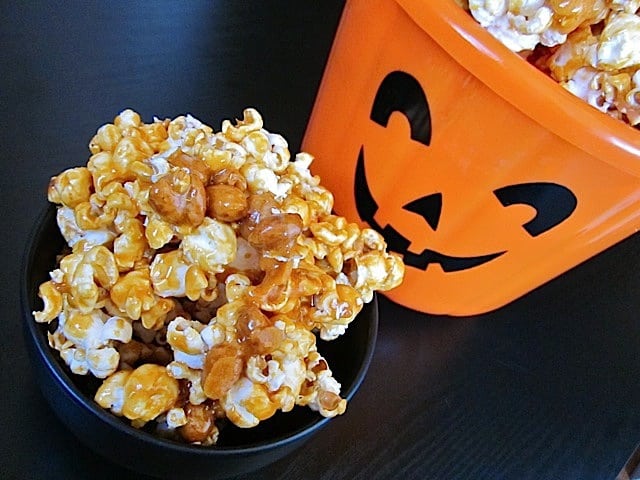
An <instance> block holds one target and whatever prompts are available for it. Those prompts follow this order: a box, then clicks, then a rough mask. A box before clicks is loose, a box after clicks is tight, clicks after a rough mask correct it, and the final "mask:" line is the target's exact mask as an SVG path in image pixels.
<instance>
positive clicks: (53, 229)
mask: <svg viewBox="0 0 640 480" xmlns="http://www.w3.org/2000/svg"><path fill="white" fill-rule="evenodd" d="M63 247H64V240H63V239H62V237H61V235H60V233H59V231H58V227H57V225H56V220H55V207H54V206H52V205H51V206H49V207H48V208H46V209H45V211H44V212H43V213H42V215H41V216H40V218H39V219H38V221H37V223H36V225H35V228H34V230H33V233H32V235H31V237H30V240H29V244H28V245H27V249H26V252H25V257H24V263H23V270H22V279H21V301H22V312H23V316H24V319H23V320H24V334H25V340H26V344H27V346H28V349H29V354H30V357H31V363H32V365H33V367H34V371H35V374H36V378H37V381H38V383H39V386H40V389H41V390H42V393H43V394H44V397H45V398H46V399H47V401H48V402H49V404H50V406H51V408H52V409H53V411H54V412H55V413H56V415H57V416H58V417H59V418H60V420H61V421H62V423H63V424H64V425H66V426H67V427H68V428H69V429H70V430H71V431H72V432H73V433H74V434H75V435H76V436H77V437H78V438H79V439H80V440H81V441H82V442H83V443H85V444H86V445H87V446H88V447H90V448H91V449H93V450H94V451H96V452H97V453H99V454H100V455H102V456H104V457H106V458H108V459H110V460H112V461H113V462H116V463H118V464H120V465H122V466H125V467H127V468H130V469H134V470H136V471H138V472H140V473H144V474H147V475H152V476H156V477H161V478H171V477H172V475H176V476H179V477H180V478H189V479H193V480H195V479H204V478H208V479H212V478H225V477H229V476H232V475H238V474H241V473H246V472H250V471H253V470H256V469H259V468H261V467H263V466H265V465H268V464H270V463H272V462H275V461H276V460H279V459H280V458H283V457H284V456H286V455H288V454H289V453H291V452H292V451H294V450H295V449H297V448H298V447H300V446H301V445H302V444H303V443H304V442H306V441H307V440H309V439H310V438H311V437H312V436H313V435H314V434H315V433H316V432H318V430H320V429H321V428H322V427H323V426H325V425H326V424H327V423H328V422H329V421H331V419H327V418H324V417H322V416H320V415H319V414H318V413H316V412H313V411H311V410H310V409H309V408H307V407H295V408H294V409H293V411H291V412H288V413H278V414H276V415H275V416H273V417H272V418H270V419H269V420H266V421H264V422H261V423H260V424H259V425H258V426H257V427H255V428H249V429H241V428H237V427H234V426H232V425H231V426H225V427H224V428H223V429H222V430H221V432H220V440H219V442H218V444H217V445H215V446H212V447H202V446H197V445H187V444H182V443H178V442H174V441H172V440H167V439H163V438H159V437H156V436H153V435H152V434H150V433H147V432H146V431H144V430H137V429H135V428H133V427H131V426H130V425H128V424H127V423H125V421H123V420H122V419H120V418H118V417H116V416H114V415H112V414H111V413H110V412H108V411H106V410H104V409H102V408H101V407H100V406H98V405H97V404H96V403H95V402H94V401H93V396H92V393H91V389H92V388H93V389H95V381H92V380H91V378H90V377H86V376H78V375H74V374H72V373H71V372H70V371H69V369H68V368H67V367H66V365H65V364H64V362H63V361H62V360H61V359H60V357H59V355H58V352H56V351H55V350H53V349H51V348H50V347H49V344H48V342H47V329H48V328H49V327H48V325H42V324H38V323H36V322H35V320H34V319H33V316H32V314H31V312H32V311H34V310H40V309H41V308H42V302H41V300H40V299H39V298H38V296H37V292H38V286H39V285H40V283H42V282H44V281H46V280H47V279H48V273H49V271H51V270H52V269H53V268H55V259H56V255H58V254H59V253H60V252H61V251H62V249H63ZM377 330H378V307H377V301H376V299H375V298H374V301H373V302H371V303H369V304H367V305H365V307H364V308H363V310H362V312H361V313H360V314H359V315H358V317H357V318H356V319H355V320H354V321H353V323H352V324H351V325H350V326H349V328H348V329H347V332H346V333H345V334H344V335H343V336H341V337H339V338H338V339H336V340H334V341H331V342H323V341H321V340H318V350H319V351H320V352H321V353H322V354H323V355H324V356H325V357H326V358H327V360H328V362H329V365H330V367H331V369H332V371H333V373H334V376H335V377H336V379H337V380H338V381H339V382H340V383H341V384H342V395H343V396H344V397H345V398H347V400H350V399H351V398H352V397H353V395H354V394H355V392H356V390H357V389H358V387H359V386H360V384H361V383H362V381H363V379H364V377H365V374H366V372H367V369H368V367H369V364H370V362H371V358H372V356H373V351H374V347H375V341H376V334H377ZM348 412H349V409H348V408H347V412H346V413H345V414H344V415H346V417H347V418H348V415H349V413H348Z"/></svg>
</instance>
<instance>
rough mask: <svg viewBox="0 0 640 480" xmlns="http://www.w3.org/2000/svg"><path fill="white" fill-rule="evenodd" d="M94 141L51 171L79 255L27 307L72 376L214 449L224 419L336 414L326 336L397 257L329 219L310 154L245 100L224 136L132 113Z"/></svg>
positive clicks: (126, 412) (110, 402) (117, 409)
mask: <svg viewBox="0 0 640 480" xmlns="http://www.w3.org/2000/svg"><path fill="white" fill-rule="evenodd" d="M89 149H90V151H91V154H92V155H91V157H90V159H89V161H88V163H87V165H86V166H84V167H77V168H70V169H68V170H66V171H64V172H62V173H60V174H59V175H57V176H55V177H53V178H52V179H51V182H50V185H49V189H48V198H49V201H51V202H52V203H54V204H56V205H57V217H56V218H57V223H58V226H59V229H60V232H61V233H62V236H63V237H64V239H65V241H66V243H67V245H68V247H69V251H68V252H65V254H64V255H63V256H62V257H61V259H60V262H59V265H57V267H56V268H55V269H54V270H53V271H51V273H50V280H48V281H47V282H44V283H43V284H42V285H40V289H39V296H40V297H41V298H42V301H43V308H42V310H40V311H37V312H33V315H34V318H35V320H36V321H37V322H40V323H51V324H52V329H51V333H49V344H50V345H51V347H52V348H54V349H55V350H57V351H59V352H60V356H61V358H62V359H63V361H64V362H65V363H66V364H67V365H68V367H69V368H70V370H71V371H72V372H73V373H76V374H79V375H86V374H91V375H93V376H95V377H97V378H100V379H103V381H102V384H101V386H100V387H99V388H98V390H97V392H96V393H95V401H96V402H97V403H98V404H99V405H100V406H102V407H103V408H105V409H109V410H110V411H111V412H113V413H114V414H115V415H118V416H122V417H124V418H126V419H128V420H129V421H130V422H131V424H132V425H133V426H135V427H142V426H144V425H146V424H149V422H154V424H155V425H156V427H157V430H158V431H162V432H163V434H164V435H167V434H171V435H172V436H175V437H177V438H181V439H182V440H184V441H185V442H188V443H199V444H203V445H212V444H215V443H216V441H217V439H218V435H219V433H220V432H219V428H218V427H219V424H220V422H221V420H222V419H226V421H230V422H232V423H233V424H235V425H237V426H239V427H245V428H246V427H253V426H255V425H257V424H258V423H259V422H261V421H263V420H265V419H267V418H269V417H271V416H273V415H274V414H275V413H276V412H277V411H283V412H287V411H290V410H291V409H293V408H294V406H296V405H299V406H308V407H309V408H311V409H313V410H315V411H318V412H319V413H320V414H321V415H323V416H325V417H332V416H335V415H339V414H342V413H343V412H344V411H345V408H346V400H345V399H344V398H342V397H341V396H340V383H339V382H338V380H337V379H336V378H334V377H333V374H332V371H331V369H330V368H329V365H328V363H327V361H326V359H324V358H323V357H322V355H320V353H319V352H318V350H317V345H316V338H317V336H319V337H321V338H322V339H324V340H333V339H335V338H337V337H339V336H340V335H342V334H343V333H344V332H345V330H346V329H347V328H348V326H349V324H350V323H351V322H352V321H353V320H354V318H355V317H356V315H357V314H358V313H359V312H360V310H361V309H362V307H363V305H364V303H366V302H369V301H371V300H372V298H373V293H374V292H375V291H378V290H380V291H385V290H389V289H391V288H394V287H395V286H397V285H398V284H399V283H400V282H401V281H402V278H403V276H404V265H403V263H402V261H401V260H400V257H398V256H397V255H395V254H393V253H387V251H386V244H385V242H384V239H383V238H382V236H380V235H379V234H378V233H377V232H375V231H374V230H371V229H366V228H365V229H361V228H360V227H358V226H357V225H356V224H355V223H350V222H348V221H347V220H346V219H345V218H343V217H339V216H337V215H334V214H333V213H332V208H333V196H332V194H331V193H330V192H329V191H328V190H327V189H326V188H324V187H323V186H322V185H320V180H319V178H318V177H316V176H314V175H312V174H311V172H310V170H309V167H310V164H311V162H312V160H313V158H312V157H311V156H310V155H309V154H306V153H299V154H298V155H296V156H295V158H294V159H291V158H290V153H289V149H288V145H287V142H286V140H285V139H284V138H283V137H282V136H280V135H278V134H274V133H270V132H268V131H267V130H265V129H264V128H263V123H262V118H261V116H260V114H259V113H258V112H257V111H256V110H254V109H251V108H249V109H246V110H245V111H244V118H243V120H240V121H237V122H235V123H232V122H230V121H228V120H226V121H224V122H223V123H222V127H221V131H219V132H216V131H214V130H213V129H212V128H211V127H209V126H207V125H204V124H203V123H201V122H200V121H198V120H197V119H195V118H193V117H192V116H190V115H186V116H180V117H177V118H175V119H173V120H168V119H167V120H159V119H155V120H154V121H153V123H150V124H145V123H143V122H142V120H141V119H140V116H139V115H138V114H137V113H135V112H133V111H131V110H125V111H123V112H122V113H121V114H120V115H118V116H117V117H116V118H115V120H114V122H113V124H108V125H104V126H102V127H101V128H100V129H98V131H97V133H96V135H95V136H94V137H93V139H92V140H91V142H90V144H89Z"/></svg>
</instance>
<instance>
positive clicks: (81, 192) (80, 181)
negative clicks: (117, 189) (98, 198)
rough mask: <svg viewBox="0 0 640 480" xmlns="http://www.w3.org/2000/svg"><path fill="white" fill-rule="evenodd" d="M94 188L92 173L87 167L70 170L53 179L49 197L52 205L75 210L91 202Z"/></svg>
mask: <svg viewBox="0 0 640 480" xmlns="http://www.w3.org/2000/svg"><path fill="white" fill-rule="evenodd" d="M92 188H93V183H92V180H91V172H89V170H88V169H87V168H86V167H78V168H70V169H68V170H65V171H64V172H62V173H61V174H60V175H58V176H55V177H53V178H51V182H50V183H49V190H48V194H47V197H48V199H49V201H50V202H51V203H58V204H62V205H64V206H65V207H68V208H75V207H76V206H77V205H78V204H80V203H82V202H87V201H88V200H89V197H90V196H91V190H92Z"/></svg>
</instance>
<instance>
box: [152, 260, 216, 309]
mask: <svg viewBox="0 0 640 480" xmlns="http://www.w3.org/2000/svg"><path fill="white" fill-rule="evenodd" d="M151 282H152V284H153V289H154V291H155V293H156V294H157V295H159V296H161V297H185V296H186V297H188V298H189V299H190V300H197V299H198V298H200V296H201V295H202V294H203V293H204V292H205V290H207V289H208V288H209V280H208V279H207V276H206V275H205V274H204V272H203V271H202V270H201V269H200V268H199V267H198V266H197V265H192V264H190V263H188V262H187V261H186V260H185V258H184V257H183V255H182V252H181V251H180V250H172V251H170V252H167V253H159V254H157V255H156V256H155V258H154V260H153V262H152V263H151Z"/></svg>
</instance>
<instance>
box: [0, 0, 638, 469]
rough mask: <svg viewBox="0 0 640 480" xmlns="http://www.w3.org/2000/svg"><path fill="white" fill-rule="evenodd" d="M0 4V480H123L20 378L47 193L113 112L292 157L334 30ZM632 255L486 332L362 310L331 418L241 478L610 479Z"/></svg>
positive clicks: (590, 271) (286, 20)
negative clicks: (354, 380)
mask: <svg viewBox="0 0 640 480" xmlns="http://www.w3.org/2000/svg"><path fill="white" fill-rule="evenodd" d="M56 3H57V4H56V5H53V4H49V3H47V2H29V3H27V2H24V3H23V2H2V5H1V6H0V14H1V15H0V18H1V19H2V20H1V22H2V24H1V27H0V39H1V40H2V41H1V42H0V45H1V48H0V59H1V64H0V65H1V72H2V73H1V75H0V99H1V101H0V149H1V150H0V151H1V161H0V165H1V168H2V175H1V177H0V178H1V181H2V188H1V194H2V221H3V225H4V228H3V231H4V235H5V238H4V240H3V241H2V242H1V245H2V262H3V263H2V264H3V267H2V269H1V272H2V292H3V295H4V301H3V304H4V305H5V308H4V309H3V312H2V324H3V329H2V334H1V335H0V342H1V344H0V362H1V368H0V375H1V377H0V379H1V382H0V385H1V389H2V396H1V398H2V402H1V403H0V419H1V423H0V425H1V427H2V432H1V434H0V477H2V478H6V479H22V478H25V479H27V478H28V479H45V478H47V479H49V478H52V479H67V480H73V479H86V478H91V479H96V480H98V479H107V478H108V479H112V478H118V479H121V480H125V479H128V478H131V479H134V478H136V479H140V478H142V477H141V476H139V475H136V474H133V473H131V472H129V471H127V470H124V469H121V468H119V467H117V466H115V465H112V464H110V463H108V462H107V461H105V460H103V459H102V458H101V457H99V456H97V455H96V454H94V453H92V452H91V451H90V450H88V449H86V448H85V447H84V446H83V445H82V444H81V443H79V442H78V441H77V440H76V439H75V438H74V437H73V436H72V435H71V434H70V433H69V432H68V431H67V430H65V428H64V427H63V426H62V425H61V424H60V423H59V422H58V420H57V418H56V417H55V416H54V415H53V414H52V411H51V410H50V409H49V407H48V405H47V404H46V402H45V400H44V398H43V397H42V396H41V394H40V392H39V389H38V385H37V384H36V382H35V379H34V377H33V375H32V373H31V371H30V366H29V361H28V358H27V354H26V350H25V346H24V341H23V338H22V333H21V332H22V328H21V322H22V321H24V320H23V316H22V314H21V312H20V310H19V299H18V281H19V275H20V264H21V255H22V251H23V248H24V245H25V242H26V240H27V238H28V235H29V231H30V229H31V227H32V225H33V222H34V220H35V218H36V216H37V214H38V213H39V212H40V211H41V209H42V208H44V206H45V203H46V197H45V191H46V186H47V183H48V180H49V177H50V176H52V175H54V174H56V173H58V172H60V171H61V170H63V169H65V168H68V167H71V166H78V165H81V164H84V163H86V161H87V158H88V154H89V152H88V149H87V144H88V142H89V140H90V138H91V137H92V135H93V134H94V133H95V130H96V128H97V127H99V126H100V125H102V124H104V123H108V122H111V121H112V120H113V118H114V117H115V116H116V115H117V114H118V113H119V112H120V111H121V110H123V109H124V108H132V109H134V110H136V111H138V112H139V113H140V114H141V115H142V117H143V119H145V120H146V121H150V120H151V119H152V118H153V116H154V115H155V116H158V117H175V116H177V115H180V114H183V113H191V114H193V115H194V116H196V117H197V118H200V119H201V120H202V121H204V122H205V123H208V124H210V125H213V126H216V127H218V126H219V125H220V122H221V121H222V120H223V119H225V118H235V117H239V116H241V114H242V110H243V109H244V108H245V107H247V106H254V107H256V108H257V109H258V110H259V111H260V112H261V113H262V114H263V116H264V118H265V119H266V125H267V128H269V130H271V131H274V132H279V133H282V134H283V135H284V136H285V137H286V138H287V139H288V140H289V142H290V146H291V150H292V151H294V152H295V151H298V150H299V148H300V143H301V140H302V136H303V133H304V130H305V126H306V123H307V121H308V118H309V115H310V112H311V108H312V105H313V100H314V97H315V95H316V92H317V88H318V85H319V82H320V79H321V76H322V72H323V68H324V65H325V62H326V60H327V56H328V53H329V49H330V47H331V42H332V38H333V35H334V33H335V29H336V27H337V25H338V21H339V18H340V13H341V11H342V8H343V6H344V3H343V1H340V0H323V1H322V2H287V1H275V0H272V1H266V2H233V1H216V2H206V1H202V2H184V3H183V2H135V3H129V2H91V3H84V2H56ZM639 310H640V236H638V235H635V236H633V237H631V238H629V239H627V240H625V241H624V242H622V243H620V244H618V245H616V246H614V247H612V248H610V249H609V250H607V251H606V252H604V253H602V254H600V255H598V256H597V257H595V258H592V259H590V260H589V261H587V262H585V263H584V264H582V265H580V266H578V267H576V268H574V269H573V270H571V271H569V272H567V273H565V274H564V275H562V276H560V277H559V278H557V279H555V280H552V281H550V282H549V283H547V284H546V285H544V286H542V287H540V288H538V289H537V290H535V291H533V292H531V293H529V294H528V295H526V296H524V297H523V298H521V299H519V300H517V301H515V302H513V303H511V304H510V305H508V306H506V307H503V308H501V309H499V310H497V311H495V312H492V313H489V314H485V315H481V316H476V317H468V318H451V317H440V316H438V317H436V316H431V315H426V314H420V313H416V312H413V311H411V310H408V309H406V308H403V307H401V306H398V305H395V304H393V303H392V302H390V301H389V300H386V299H384V298H382V299H381V300H380V331H379V337H378V343H377V348H376V352H375V357H374V359H373V363H372V365H371V369H370V371H369V374H368V376H367V378H366V380H365V382H364V383H363V385H362V387H361V389H360V390H359V391H358V393H357V395H356V396H355V397H354V399H353V400H352V402H351V403H350V404H349V407H348V410H347V413H346V414H345V415H344V416H342V417H339V418H336V419H334V420H333V421H331V422H329V424H328V426H327V427H326V428H325V429H323V430H322V431H321V432H320V433H319V434H318V435H317V437H315V438H313V439H312V440H311V441H310V442H309V443H308V444H306V445H305V446H304V447H303V448H302V449H301V450H298V451H297V452H294V453H293V454H292V455H291V456H289V457H287V458H285V459H283V460H281V461H279V462H277V463H275V464H273V465H271V466H269V467H268V468H266V469H264V470H262V471H259V472H256V473H255V474H254V475H248V476H247V477H245V478H273V479H276V478H281V479H284V478H286V479H291V478H308V479H356V478H358V479H359V478H362V479H365V478H366V479H391V478H405V479H407V480H408V479H447V480H451V479H476V480H477V479H490V480H496V479H518V480H524V479H536V480H537V479H584V480H588V479H613V478H615V476H616V475H617V474H618V472H619V471H620V468H621V467H622V465H623V464H624V463H625V461H626V459H627V458H628V456H629V455H630V454H631V452H632V451H633V449H634V448H635V445H636V443H637V442H639V441H640V408H639V405H640V355H638V350H639V349H640V320H639V319H638V311H639Z"/></svg>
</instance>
